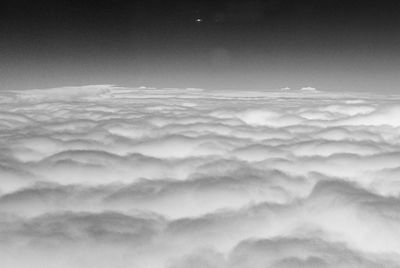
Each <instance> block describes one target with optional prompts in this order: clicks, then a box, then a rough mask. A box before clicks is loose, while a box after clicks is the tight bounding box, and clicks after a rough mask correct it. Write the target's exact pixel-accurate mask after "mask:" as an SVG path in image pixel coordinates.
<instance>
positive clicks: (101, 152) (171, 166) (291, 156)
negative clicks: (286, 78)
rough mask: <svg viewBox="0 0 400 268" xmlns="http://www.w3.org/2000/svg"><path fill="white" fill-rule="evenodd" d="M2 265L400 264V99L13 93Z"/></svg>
mask: <svg viewBox="0 0 400 268" xmlns="http://www.w3.org/2000/svg"><path fill="white" fill-rule="evenodd" d="M0 104H1V105H0V160H1V161H0V259H1V260H2V261H1V263H2V265H1V266H2V267H7V268H20V267H22V268H25V267H45V266H48V267H55V268H59V267H60V268H67V267H77V268H81V267H82V268H83V267H104V268H105V267H107V268H109V267H154V268H158V267H160V268H164V267H165V268H183V267H190V268H192V267H210V268H211V267H218V268H227V267H233V268H236V267H238V268H239V267H240V268H242V267H243V268H246V267H252V268H254V267H400V265H399V263H400V179H399V178H400V177H399V176H400V121H399V118H400V114H399V111H400V99H399V98H398V97H397V96H393V95H392V96H381V95H372V94H366V93H365V94H362V93H329V92H322V91H317V90H314V89H311V88H306V89H303V90H283V91H276V92H267V91H212V90H202V89H155V88H145V87H141V88H123V87H115V86H110V85H100V86H96V85H94V86H85V87H65V88H56V89H36V90H27V91H3V92H1V93H0Z"/></svg>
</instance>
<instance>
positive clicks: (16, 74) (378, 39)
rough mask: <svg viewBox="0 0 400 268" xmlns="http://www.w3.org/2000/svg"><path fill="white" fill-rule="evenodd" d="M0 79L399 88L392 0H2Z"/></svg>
mask: <svg viewBox="0 0 400 268" xmlns="http://www.w3.org/2000/svg"><path fill="white" fill-rule="evenodd" d="M0 5H1V6H0V34H1V36H0V57H1V58H0V64H1V65H0V83H1V84H0V86H1V89H7V88H21V89H23V88H39V87H53V86H67V85H81V84H99V83H107V84H122V85H129V86H138V85H149V86H165V87H175V86H176V87H206V88H249V89H253V88H265V89H273V88H279V87H285V86H291V87H294V88H296V87H301V86H307V85H309V86H315V87H318V88H321V89H337V90H369V91H385V92H389V91H390V92H396V91H399V90H398V88H399V86H400V75H399V73H400V72H399V70H400V58H399V57H400V1H384V0H380V1H361V0H352V1H350V0H297V1H293V0H292V1H289V0H265V1H263V0H236V1H233V0H214V1H211V0H210V1H193V0H164V1H155V0H142V1H122V0H114V1H113V0H109V1H95V0H69V1H67V0H53V1H45V0H37V1H35V0H10V1H4V2H1V4H0Z"/></svg>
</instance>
